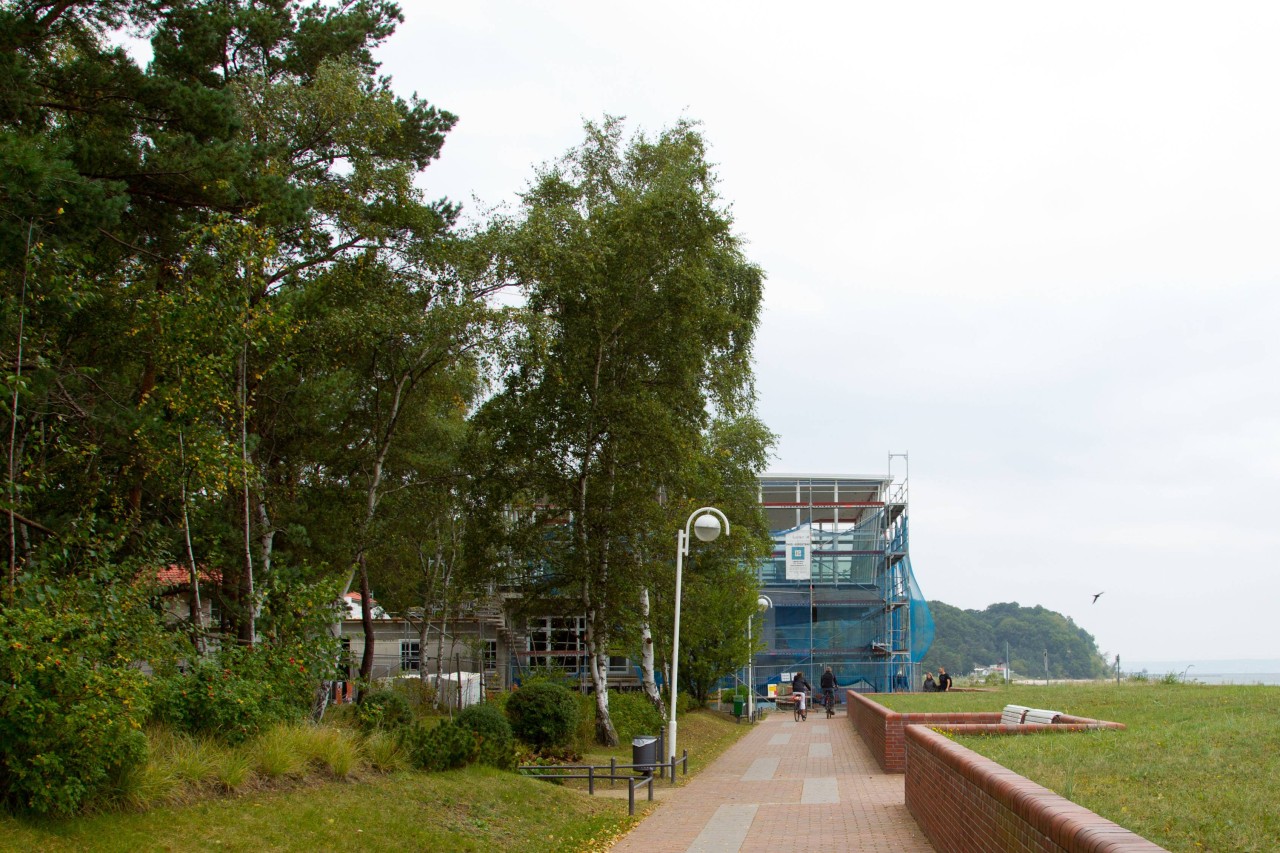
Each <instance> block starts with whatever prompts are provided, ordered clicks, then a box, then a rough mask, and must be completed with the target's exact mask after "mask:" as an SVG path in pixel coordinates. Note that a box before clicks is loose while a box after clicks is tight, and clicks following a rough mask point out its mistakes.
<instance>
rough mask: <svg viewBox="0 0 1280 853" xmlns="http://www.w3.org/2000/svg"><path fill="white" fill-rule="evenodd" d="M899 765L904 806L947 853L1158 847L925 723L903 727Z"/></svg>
mask: <svg viewBox="0 0 1280 853" xmlns="http://www.w3.org/2000/svg"><path fill="white" fill-rule="evenodd" d="M850 707H852V706H850ZM906 764H907V772H906V780H905V788H906V800H907V809H908V810H909V811H910V812H911V815H912V817H914V818H915V819H916V823H918V824H919V825H920V829H921V830H923V832H924V834H925V836H926V837H927V838H928V839H929V842H930V843H931V844H933V846H934V847H935V848H936V849H938V850H945V851H947V853H970V851H972V853H989V851H993V850H999V851H1011V853H1024V851H1025V853H1032V851H1035V853H1043V851H1066V853H1103V851H1106V853H1138V851H1158V850H1163V849H1164V848H1163V847H1160V846H1159V845H1157V844H1154V843H1152V842H1150V841H1148V840H1147V839H1145V838H1143V837H1142V836H1140V835H1137V834H1135V833H1133V832H1130V831H1129V830H1127V829H1125V828H1124V827H1122V826H1119V825H1118V824H1115V823H1112V822H1111V821H1109V820H1107V819H1106V818H1103V817H1100V816H1098V815H1096V814H1094V813H1093V812H1091V811H1089V810H1088V809H1086V808H1084V807H1083V806H1079V805H1076V804H1075V803H1072V802H1071V801H1069V800H1067V799H1065V798H1063V797H1060V796H1058V795H1057V794H1055V793H1053V792H1052V791H1050V790H1049V789H1048V788H1045V787H1043V786H1041V785H1037V784H1036V783H1035V782H1032V781H1031V780H1030V779H1026V778H1024V777H1022V776H1019V775H1018V774H1017V773H1014V772H1013V771H1012V770H1009V769H1007V768H1005V767H1002V766H1001V765H999V764H997V763H995V762H994V761H992V760H990V759H989V758H984V757H982V756H981V755H978V754H977V753H976V752H973V751H972V750H970V749H967V748H966V747H963V746H961V745H960V744H958V743H956V742H954V741H952V740H949V739H947V738H945V737H943V736H942V735H940V734H938V733H937V732H934V731H932V730H930V729H928V728H926V727H924V726H910V727H908V728H907V729H906Z"/></svg>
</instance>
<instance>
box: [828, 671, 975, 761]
mask: <svg viewBox="0 0 1280 853" xmlns="http://www.w3.org/2000/svg"><path fill="white" fill-rule="evenodd" d="M873 695H874V694H873ZM845 707H846V708H848V709H849V710H848V712H847V713H848V717H849V721H850V722H851V723H852V724H853V727H854V729H856V730H857V732H858V735H859V736H860V737H861V738H862V742H863V743H865V744H866V745H867V748H868V749H870V750H871V754H872V755H874V756H875V759H876V763H877V764H879V765H880V769H881V770H883V771H884V772H886V773H902V772H904V771H905V770H906V769H907V751H906V742H905V741H904V740H903V731H904V730H905V728H906V727H907V726H909V725H912V724H920V725H927V726H945V725H979V724H999V722H1000V714H999V713H998V712H996V713H990V712H965V713H960V712H956V713H951V714H899V713H897V712H896V711H890V710H889V709H888V708H886V707H884V706H883V705H881V704H879V703H878V702H876V701H874V700H873V699H870V698H868V697H866V696H863V695H862V694H861V693H858V692H857V691H854V690H850V691H848V693H847V695H846V697H845Z"/></svg>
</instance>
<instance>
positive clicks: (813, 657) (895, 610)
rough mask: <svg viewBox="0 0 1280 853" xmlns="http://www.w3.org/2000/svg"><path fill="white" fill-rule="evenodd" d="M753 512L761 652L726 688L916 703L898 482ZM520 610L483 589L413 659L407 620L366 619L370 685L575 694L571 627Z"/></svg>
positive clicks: (512, 597) (411, 619)
mask: <svg viewBox="0 0 1280 853" xmlns="http://www.w3.org/2000/svg"><path fill="white" fill-rule="evenodd" d="M891 459H892V457H891ZM904 461H905V460H904ZM759 500H760V504H761V507H762V509H763V511H764V513H765V516H766V518H767V520H768V524H769V530H770V531H771V532H772V534H773V539H774V550H773V555H772V557H771V558H770V559H769V560H767V561H765V562H764V563H763V564H762V565H761V566H760V567H759V569H758V572H759V581H760V593H761V600H762V601H766V602H768V606H767V607H765V608H763V609H762V610H761V612H760V613H759V615H757V616H756V617H755V619H754V620H753V623H752V626H751V629H752V632H753V635H754V636H755V637H756V638H757V639H760V640H762V641H763V644H764V648H763V650H761V651H760V652H758V653H757V654H756V656H755V659H754V661H753V664H754V667H753V669H754V672H753V674H752V675H750V676H747V674H746V673H745V672H743V673H740V674H739V677H744V676H745V677H748V678H750V679H751V681H752V682H753V683H754V684H755V686H756V692H757V695H759V696H761V697H764V696H766V695H768V687H769V684H771V683H774V684H776V683H778V682H779V681H790V680H791V674H792V673H794V672H796V671H797V670H800V671H803V672H804V673H805V675H806V677H807V678H808V679H809V681H810V683H811V684H814V685H816V684H818V678H819V676H820V675H821V674H822V671H823V668H824V667H827V666H830V667H831V668H832V669H833V671H834V672H835V674H836V677H837V679H838V681H839V683H840V685H841V686H844V687H853V688H854V689H858V690H863V691H877V692H880V691H894V690H911V689H919V686H920V678H919V676H920V673H919V672H918V669H919V663H920V661H921V659H922V658H923V657H924V655H925V653H926V652H927V651H928V650H929V645H930V644H931V643H932V641H933V620H932V618H931V617H930V615H929V609H928V605H927V604H926V603H925V601H924V599H923V597H922V596H921V594H920V590H919V587H917V586H916V583H915V578H914V577H913V576H912V573H911V559H910V554H909V550H908V536H907V529H908V525H907V515H908V513H907V482H906V477H905V476H904V477H902V478H901V479H894V478H893V477H892V476H890V475H886V476H868V477H852V476H843V475H831V474H821V475H819V474H764V475H761V476H760V477H759ZM353 596H354V594H353ZM520 598H521V593H520V591H519V590H518V589H515V588H513V589H512V590H498V589H496V588H495V589H492V590H490V591H489V597H488V598H487V599H482V600H475V601H463V602H459V603H458V604H457V605H455V607H454V608H451V613H450V614H449V616H448V618H447V619H446V618H444V614H443V613H433V614H432V615H430V616H429V617H428V624H427V625H426V630H425V636H426V640H427V641H426V644H425V645H424V644H423V642H422V638H423V636H424V632H423V625H422V615H421V614H417V615H416V616H415V615H413V614H402V615H400V616H393V615H391V614H386V613H383V612H382V611H381V608H376V609H375V619H374V631H375V634H376V635H377V642H376V645H375V656H374V673H373V674H374V676H375V677H379V678H381V677H386V676H392V675H396V674H402V673H408V674H416V673H443V674H447V673H450V672H463V673H466V672H474V673H479V674H480V677H481V679H482V681H483V685H484V687H485V688H486V689H502V688H504V687H509V686H511V685H512V684H515V683H517V682H519V681H520V680H521V679H522V677H523V676H524V675H525V674H527V672H528V671H529V670H531V669H547V668H555V669H559V670H561V671H563V672H564V673H565V674H566V675H568V676H569V677H571V678H575V679H577V681H578V682H579V684H580V685H581V686H582V689H584V690H586V689H587V687H588V686H589V680H588V678H587V668H586V666H585V665H584V664H585V659H586V648H587V645H586V620H585V618H584V617H583V616H581V615H579V614H576V613H573V612H568V613H563V612H562V613H555V614H547V615H543V616H539V617H536V618H529V617H527V616H522V617H516V616H515V615H514V613H513V612H511V608H510V605H512V604H513V603H514V602H516V601H518V600H519V599H520ZM348 615H349V618H348V619H347V620H346V621H345V622H344V625H343V641H344V647H345V648H347V649H348V654H349V656H350V659H351V661H352V665H353V666H354V665H355V662H358V661H359V659H360V656H361V654H362V653H363V650H364V636H363V631H362V628H361V624H360V620H359V610H358V607H352V608H351V611H350V613H349V614H348ZM743 627H744V629H745V628H746V626H743ZM620 651H624V650H620ZM636 663H637V662H636V661H634V660H632V659H630V658H628V657H627V656H626V655H625V654H624V653H622V654H618V655H615V656H612V657H611V658H610V660H609V681H610V684H611V685H612V686H614V687H619V688H622V689H634V688H638V687H639V671H638V667H637V666H636ZM659 677H661V676H659Z"/></svg>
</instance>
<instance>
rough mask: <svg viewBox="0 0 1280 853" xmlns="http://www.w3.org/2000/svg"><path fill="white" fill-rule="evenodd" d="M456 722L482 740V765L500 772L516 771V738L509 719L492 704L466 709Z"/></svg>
mask: <svg viewBox="0 0 1280 853" xmlns="http://www.w3.org/2000/svg"><path fill="white" fill-rule="evenodd" d="M454 722H456V723H457V724H458V725H460V726H462V727H463V728H464V729H469V730H471V731H472V732H474V733H475V734H476V735H477V736H479V738H480V754H479V757H478V760H479V762H480V763H481V764H488V765H489V766H491V767H497V768H498V769H500V770H513V769H515V763H516V754H515V750H514V749H513V746H514V738H513V736H512V733H511V724H510V723H509V722H507V717H506V715H505V714H503V713H502V712H501V711H499V710H498V709H497V708H496V707H495V706H494V705H492V704H491V703H488V702H486V703H484V704H483V705H472V706H471V707H470V708H464V709H463V710H462V712H461V713H459V714H458V716H457V717H456V718H454Z"/></svg>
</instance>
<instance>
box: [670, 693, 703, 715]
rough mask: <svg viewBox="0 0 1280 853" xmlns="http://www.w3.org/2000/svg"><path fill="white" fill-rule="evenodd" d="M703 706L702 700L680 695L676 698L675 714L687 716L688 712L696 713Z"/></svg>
mask: <svg viewBox="0 0 1280 853" xmlns="http://www.w3.org/2000/svg"><path fill="white" fill-rule="evenodd" d="M702 705H703V700H702V699H701V698H700V697H698V696H694V695H692V694H689V693H681V694H680V695H679V696H678V697H677V698H676V712H677V713H680V714H687V713H689V712H690V711H696V710H698V709H699V708H701V707H702Z"/></svg>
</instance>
